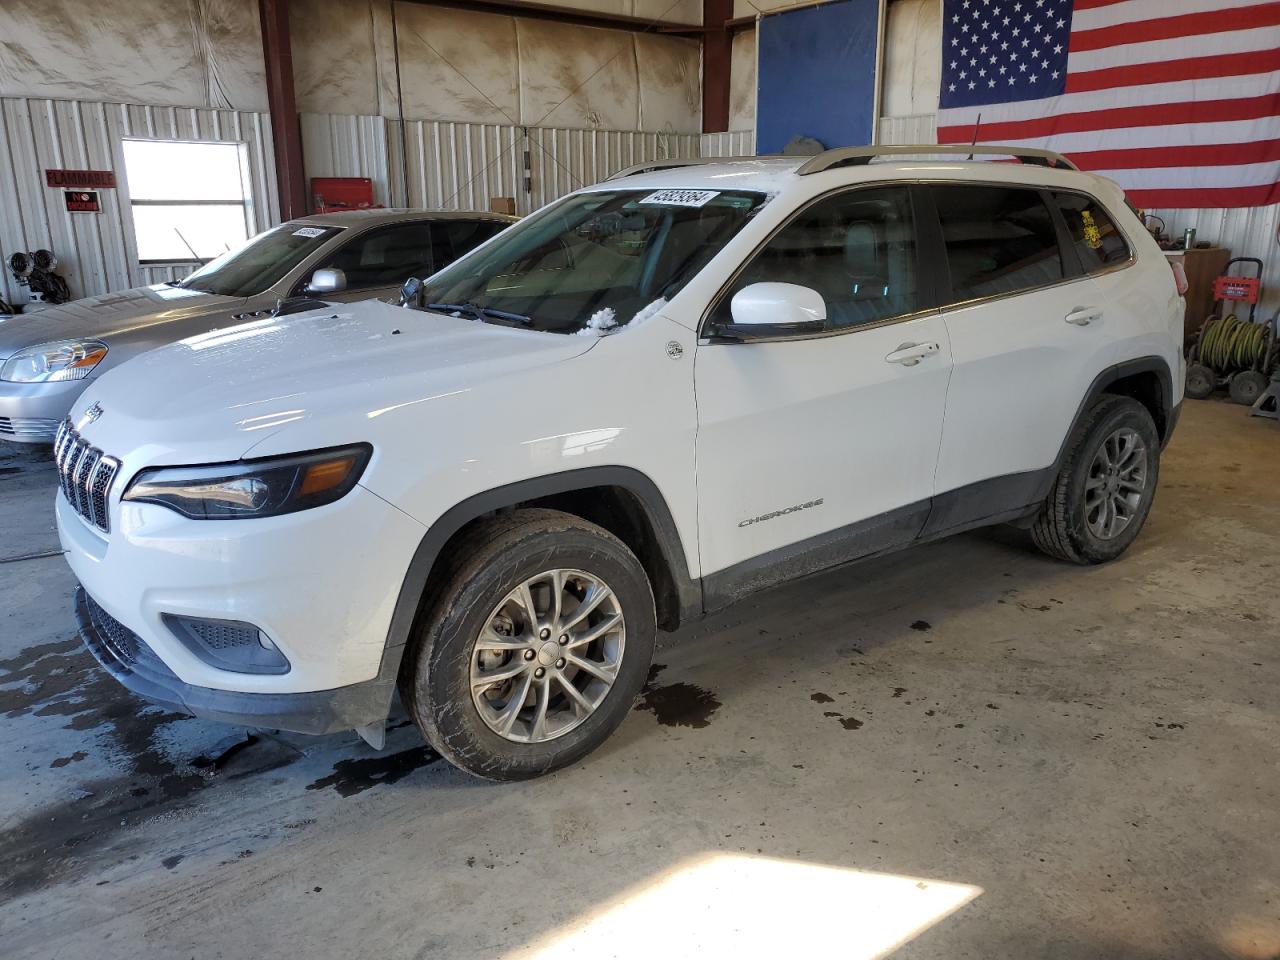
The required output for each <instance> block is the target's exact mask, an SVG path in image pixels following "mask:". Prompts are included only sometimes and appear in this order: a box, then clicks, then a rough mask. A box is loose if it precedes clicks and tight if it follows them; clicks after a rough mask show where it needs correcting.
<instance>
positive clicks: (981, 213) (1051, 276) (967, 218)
mask: <svg viewBox="0 0 1280 960" xmlns="http://www.w3.org/2000/svg"><path fill="white" fill-rule="evenodd" d="M931 189H932V191H933V197H934V201H935V202H936V203H937V206H938V216H939V218H940V219H941V221H942V235H943V239H944V240H945V241H946V245H947V263H948V265H949V266H950V268H951V289H952V300H953V301H954V302H963V301H965V300H976V299H978V298H980V297H990V296H995V295H997V294H1003V293H1013V292H1015V291H1018V290H1028V289H1031V288H1033V287H1041V286H1044V285H1046V284H1049V283H1055V282H1057V281H1059V280H1061V279H1063V276H1064V274H1063V269H1062V253H1061V251H1060V250H1059V249H1058V235H1057V231H1056V230H1055V229H1054V224H1053V215H1052V213H1050V211H1049V208H1048V207H1047V206H1046V205H1045V203H1044V201H1043V200H1042V199H1041V196H1040V193H1039V191H1036V190H1025V189H1017V188H1010V187H990V186H978V185H975V186H969V185H967V184H965V185H961V184H957V185H945V186H935V187H932V188H931Z"/></svg>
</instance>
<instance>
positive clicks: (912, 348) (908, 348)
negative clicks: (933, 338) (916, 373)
mask: <svg viewBox="0 0 1280 960" xmlns="http://www.w3.org/2000/svg"><path fill="white" fill-rule="evenodd" d="M939 349H941V348H940V347H939V346H938V345H937V344H936V343H903V344H899V345H898V349H897V350H895V351H893V353H891V354H889V355H888V356H887V357H885V360H886V361H888V362H889V363H900V364H902V365H903V366H904V367H914V366H915V365H916V364H917V363H919V362H920V361H921V360H923V359H924V358H925V357H931V356H933V355H934V354H935V353H937V352H938V350H939Z"/></svg>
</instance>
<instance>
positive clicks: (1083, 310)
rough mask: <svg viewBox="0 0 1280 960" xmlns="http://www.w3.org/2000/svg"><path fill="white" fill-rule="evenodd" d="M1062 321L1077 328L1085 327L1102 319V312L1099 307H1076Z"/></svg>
mask: <svg viewBox="0 0 1280 960" xmlns="http://www.w3.org/2000/svg"><path fill="white" fill-rule="evenodd" d="M1062 319H1063V320H1065V321H1067V323H1073V324H1075V325H1076V326H1077V327H1087V326H1088V325H1089V324H1090V323H1092V322H1093V321H1094V320H1101V319H1102V310H1101V308H1099V307H1076V308H1075V309H1074V310H1072V311H1071V312H1070V313H1068V314H1067V315H1066V316H1065V317H1063V318H1062Z"/></svg>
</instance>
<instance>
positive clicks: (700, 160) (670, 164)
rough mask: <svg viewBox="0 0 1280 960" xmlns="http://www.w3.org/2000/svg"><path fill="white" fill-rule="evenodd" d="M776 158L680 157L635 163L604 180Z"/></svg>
mask: <svg viewBox="0 0 1280 960" xmlns="http://www.w3.org/2000/svg"><path fill="white" fill-rule="evenodd" d="M775 158H776V154H766V155H762V156H759V157H682V158H680V159H678V160H650V161H648V162H647V163H637V164H635V165H634V166H630V167H624V168H623V169H622V170H619V171H618V172H617V173H615V174H614V175H613V176H611V177H605V180H621V179H622V178H623V177H634V176H636V175H637V174H641V173H653V172H654V171H655V170H672V169H675V168H676V167H693V166H700V165H702V164H707V163H735V162H738V163H740V162H742V161H744V160H772V159H775Z"/></svg>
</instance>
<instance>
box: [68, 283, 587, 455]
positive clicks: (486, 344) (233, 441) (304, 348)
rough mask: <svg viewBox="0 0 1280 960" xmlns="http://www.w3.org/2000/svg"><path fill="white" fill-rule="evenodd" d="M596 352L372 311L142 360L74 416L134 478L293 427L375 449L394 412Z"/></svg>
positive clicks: (440, 318)
mask: <svg viewBox="0 0 1280 960" xmlns="http://www.w3.org/2000/svg"><path fill="white" fill-rule="evenodd" d="M595 343H596V338H594V337H575V336H565V335H563V334H550V333H538V332H536V331H530V330H519V329H513V328H509V327H501V326H496V325H493V324H488V323H481V322H478V321H475V320H470V319H465V318H460V317H452V316H446V315H443V314H437V313H428V312H423V311H416V310H414V311H411V310H405V309H403V308H400V307H395V306H391V305H390V304H386V303H382V302H380V301H377V300H366V301H362V302H360V303H355V304H340V305H332V306H330V307H329V308H328V309H326V310H317V311H312V312H309V313H304V314H298V315H295V316H292V317H282V318H274V317H264V318H261V319H258V320H252V321H249V322H247V323H243V324H239V325H237V326H234V327H226V328H223V329H221V330H215V331H211V332H209V333H204V334H200V335H198V336H194V337H189V338H187V339H186V340H181V341H179V342H177V343H174V344H170V345H169V346H165V347H161V348H159V349H157V350H152V351H149V352H147V353H144V354H142V355H141V356H139V357H136V358H135V359H133V360H130V361H129V362H127V363H124V364H122V365H121V366H120V367H118V368H116V369H114V370H110V371H108V372H107V373H106V374H104V375H103V376H102V377H100V378H99V379H98V380H97V381H96V382H95V383H94V384H93V385H92V386H90V387H89V389H88V390H86V391H85V393H84V394H83V395H82V396H81V398H80V399H79V400H78V401H77V403H76V406H75V408H74V409H73V411H72V418H73V420H74V421H75V422H76V425H77V427H78V428H79V429H80V430H81V431H82V433H83V434H84V436H85V437H86V439H88V440H89V441H90V442H91V443H93V444H94V445H96V446H98V447H99V448H101V449H102V450H104V451H105V452H107V453H109V454H112V455H114V456H117V457H122V458H125V457H127V458H128V459H129V460H130V461H131V462H132V464H133V465H135V466H142V465H147V464H157V463H211V462H216V461H225V460H235V459H238V458H240V457H243V456H246V455H249V454H250V451H252V450H253V448H254V447H256V446H258V445H260V444H261V443H262V442H263V441H265V440H266V439H267V438H268V437H271V436H273V435H275V434H277V433H280V432H281V431H289V430H290V429H293V430H296V431H297V432H300V433H305V434H306V435H307V436H314V435H316V434H320V435H323V436H324V437H325V438H326V440H325V442H324V443H321V444H319V445H321V446H327V445H338V444H342V443H350V442H354V441H360V440H364V439H366V435H367V433H368V431H369V426H368V424H369V422H370V420H373V419H376V418H379V417H381V416H382V415H384V414H386V413H388V412H396V413H399V412H402V411H408V410H411V409H413V408H415V407H418V406H419V405H421V404H423V403H427V402H430V401H431V400H434V399H438V398H441V397H445V396H456V395H458V394H459V393H461V392H465V391H469V390H470V389H472V388H473V387H482V386H484V385H485V384H487V383H492V382H495V381H500V380H501V378H503V377H504V376H508V375H510V374H513V373H515V372H519V371H523V370H527V369H529V368H532V367H538V366H545V365H547V364H551V363H557V362H560V361H563V360H567V359H570V358H572V357H575V356H578V355H580V354H582V353H584V352H586V351H587V350H589V349H591V347H592V346H594V345H595ZM95 404H97V405H99V406H100V408H101V413H100V415H99V416H98V418H97V419H96V420H94V421H92V422H91V421H89V419H88V417H86V416H85V411H86V410H88V409H89V408H91V407H93V406H94V405H95ZM387 419H388V420H393V419H396V418H387ZM304 422H305V424H306V427H307V429H303V424H304ZM384 422H386V421H384Z"/></svg>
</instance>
